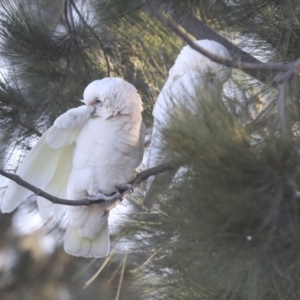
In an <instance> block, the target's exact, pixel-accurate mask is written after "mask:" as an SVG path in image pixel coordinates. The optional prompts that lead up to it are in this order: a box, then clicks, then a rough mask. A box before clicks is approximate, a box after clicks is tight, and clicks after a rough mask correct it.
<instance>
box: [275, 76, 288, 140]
mask: <svg viewBox="0 0 300 300" xmlns="http://www.w3.org/2000/svg"><path fill="white" fill-rule="evenodd" d="M277 90H278V96H277V111H278V121H279V126H280V130H281V133H282V136H283V137H284V138H286V137H287V136H288V124H287V111H286V103H285V101H286V96H287V92H288V83H287V82H280V83H277Z"/></svg>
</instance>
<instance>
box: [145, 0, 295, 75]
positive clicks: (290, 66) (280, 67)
mask: <svg viewBox="0 0 300 300" xmlns="http://www.w3.org/2000/svg"><path fill="white" fill-rule="evenodd" d="M143 3H144V5H145V6H146V8H147V9H148V10H149V12H150V13H151V14H152V15H153V16H154V17H155V18H156V19H157V20H159V21H160V22H162V23H163V24H165V25H166V26H167V27H168V28H169V29H171V30H172V31H173V32H174V33H176V35H177V36H178V37H180V38H181V39H182V40H183V41H184V42H186V43H187V44H188V45H189V46H190V47H191V48H193V49H194V50H196V51H198V52H199V53H201V54H202V55H204V56H206V57H208V58H209V59H211V60H212V61H214V62H216V63H218V64H221V65H224V66H227V67H230V68H235V69H241V70H268V71H281V72H286V73H285V76H286V77H288V78H289V79H290V78H291V77H292V76H293V75H295V74H297V73H299V69H300V58H299V59H297V60H296V61H294V62H289V63H282V64H268V63H247V62H243V61H242V60H241V59H237V60H233V59H225V58H223V57H220V56H218V55H215V54H213V53H211V52H209V51H207V50H206V49H204V48H202V47H200V46H199V45H197V44H196V43H194V41H193V40H192V39H190V38H189V37H188V36H187V35H186V34H185V33H184V32H183V31H182V30H181V29H179V27H178V26H177V25H176V24H175V23H174V22H172V21H171V20H170V19H167V18H165V17H164V16H163V15H162V14H161V13H160V12H159V11H158V10H157V9H156V8H154V6H153V5H152V4H151V3H150V1H149V0H143Z"/></svg>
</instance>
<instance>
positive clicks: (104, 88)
mask: <svg viewBox="0 0 300 300" xmlns="http://www.w3.org/2000/svg"><path fill="white" fill-rule="evenodd" d="M83 102H84V103H85V104H87V105H92V106H94V107H95V109H96V110H95V115H98V116H102V117H103V118H105V119H108V118H110V117H114V116H116V115H117V114H131V113H133V112H138V113H139V112H141V111H142V110H143V108H142V103H141V100H140V97H139V95H138V94H137V91H136V89H135V87H134V86H133V85H132V84H130V83H128V82H126V81H125V80H123V79H121V78H116V77H110V78H104V79H102V80H95V81H93V82H92V83H90V84H89V85H88V86H87V87H86V89H85V91H84V93H83ZM138 103H139V104H140V105H139V107H137V104H138Z"/></svg>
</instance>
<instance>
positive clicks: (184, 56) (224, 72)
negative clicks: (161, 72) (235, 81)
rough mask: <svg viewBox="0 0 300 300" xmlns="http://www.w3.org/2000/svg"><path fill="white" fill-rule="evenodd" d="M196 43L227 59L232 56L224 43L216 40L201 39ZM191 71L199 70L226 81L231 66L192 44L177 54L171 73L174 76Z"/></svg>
mask: <svg viewBox="0 0 300 300" xmlns="http://www.w3.org/2000/svg"><path fill="white" fill-rule="evenodd" d="M194 43H196V44H197V45H199V46H201V47H202V48H204V49H205V50H207V51H209V52H211V53H213V54H215V55H218V56H220V57H223V58H225V59H230V58H231V56H230V54H229V52H228V50H227V49H226V48H225V47H224V46H223V45H221V44H219V43H217V42H215V41H211V40H199V41H195V42H194ZM189 71H195V72H199V73H201V74H202V75H203V76H212V79H213V80H218V81H219V82H220V83H224V82H226V81H227V80H228V78H229V77H230V75H231V69H230V68H228V67H225V66H223V65H220V64H217V63H215V62H213V61H211V60H210V59H209V58H207V57H206V56H204V55H202V54H201V53H199V52H197V51H196V50H194V49H192V48H191V47H190V46H185V47H183V48H182V50H181V52H180V53H179V55H178V56H177V59H176V60H175V64H174V66H173V67H172V68H171V70H170V72H169V73H170V76H172V77H174V76H180V75H182V74H184V73H186V72H189Z"/></svg>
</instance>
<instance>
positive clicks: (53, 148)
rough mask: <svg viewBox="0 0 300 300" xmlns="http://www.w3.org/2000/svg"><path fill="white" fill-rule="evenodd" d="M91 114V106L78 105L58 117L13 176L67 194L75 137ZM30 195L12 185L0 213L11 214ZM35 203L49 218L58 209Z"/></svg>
mask: <svg viewBox="0 0 300 300" xmlns="http://www.w3.org/2000/svg"><path fill="white" fill-rule="evenodd" d="M92 112H93V110H92V109H91V107H89V106H80V107H77V108H73V109H70V110H69V111H67V112H66V113H64V114H62V115H61V116H59V117H58V118H57V119H56V121H55V123H54V125H53V126H52V127H51V128H50V129H49V130H48V131H47V132H46V133H45V134H44V135H43V136H42V137H41V138H40V140H39V141H38V142H37V143H36V145H35V146H34V147H33V149H32V150H31V151H30V152H29V153H28V155H27V157H26V158H25V159H24V161H23V162H22V164H21V165H20V167H19V168H18V171H17V173H16V174H17V175H19V176H20V177H21V178H22V179H24V180H26V181H28V182H29V183H31V184H33V185H34V186H36V187H38V188H40V189H43V190H45V191H46V192H48V193H50V194H52V195H54V196H57V197H63V196H64V195H65V194H66V187H67V183H68V181H67V180H68V176H69V173H70V170H71V160H72V155H73V150H74V141H75V138H76V135H77V133H78V131H79V130H80V128H81V127H82V125H83V124H84V123H85V122H86V121H87V120H88V119H89V118H91V113H92ZM58 174H59V176H57V175H58ZM57 183H58V184H57ZM30 194H32V192H31V191H29V190H27V189H25V188H23V187H21V186H19V185H18V184H17V183H15V182H11V183H10V184H9V186H8V188H7V190H6V193H5V195H4V197H3V199H2V202H1V211H2V212H3V213H8V212H11V211H13V210H14V209H15V208H16V207H17V206H18V205H20V203H21V202H22V201H23V200H25V199H26V198H27V197H28V196H29V195H30ZM38 204H39V206H40V209H41V213H42V215H44V216H51V215H52V213H53V209H54V208H55V207H56V206H58V205H54V204H52V203H51V202H50V201H48V200H45V199H41V198H40V197H39V200H38Z"/></svg>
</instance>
